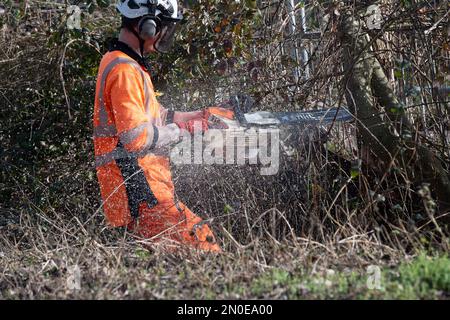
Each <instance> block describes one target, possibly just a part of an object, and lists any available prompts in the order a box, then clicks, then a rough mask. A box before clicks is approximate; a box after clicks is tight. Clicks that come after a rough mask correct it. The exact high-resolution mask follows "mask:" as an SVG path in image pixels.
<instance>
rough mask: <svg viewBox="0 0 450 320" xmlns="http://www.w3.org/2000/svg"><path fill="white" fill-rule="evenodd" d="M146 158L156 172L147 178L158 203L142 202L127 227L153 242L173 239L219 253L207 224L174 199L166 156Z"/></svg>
mask: <svg viewBox="0 0 450 320" xmlns="http://www.w3.org/2000/svg"><path fill="white" fill-rule="evenodd" d="M147 161H149V162H152V166H151V167H152V170H151V171H152V173H154V172H157V175H158V176H157V177H155V178H156V179H148V181H149V184H150V188H151V190H152V191H153V193H154V195H155V197H156V199H157V200H158V204H157V205H155V206H154V207H148V206H147V205H146V204H145V203H143V204H141V205H140V208H139V218H138V219H137V220H134V221H132V222H131V223H130V224H129V225H128V228H129V229H130V230H132V231H133V232H135V233H136V234H137V235H138V236H140V237H142V238H145V239H150V240H152V241H154V242H162V241H164V240H169V241H164V242H166V243H167V242H168V244H169V245H170V244H171V242H172V241H174V242H175V243H179V244H189V245H190V246H191V247H194V248H197V249H201V250H207V251H215V252H220V251H221V249H220V247H219V246H218V245H217V243H216V239H215V237H214V234H213V233H212V231H211V229H210V228H209V226H208V225H207V224H206V223H205V222H204V221H203V220H202V219H201V218H200V217H198V216H197V215H195V214H194V213H193V212H192V211H191V210H189V208H188V207H186V205H185V204H184V203H182V202H180V201H177V200H176V199H175V196H174V185H173V182H172V177H171V172H170V168H169V159H167V158H164V157H154V158H153V159H152V158H150V159H148V160H147ZM152 173H150V172H148V173H147V174H148V175H152Z"/></svg>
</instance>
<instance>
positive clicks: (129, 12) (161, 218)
mask: <svg viewBox="0 0 450 320" xmlns="http://www.w3.org/2000/svg"><path fill="white" fill-rule="evenodd" d="M116 7H117V9H118V11H119V12H120V14H121V15H122V27H121V29H120V34H119V38H118V39H115V40H113V41H112V43H111V45H110V49H109V52H107V53H106V54H105V55H104V56H103V59H102V61H101V63H100V67H99V73H98V78H97V87H96V97H95V109H94V146H95V162H96V168H97V177H98V181H99V185H100V192H101V196H102V200H103V210H104V212H105V215H106V218H107V221H108V223H109V225H111V226H114V227H119V226H126V227H127V228H128V229H130V230H132V231H133V233H135V234H136V235H137V236H139V237H143V238H145V239H149V240H150V241H154V242H158V243H161V242H165V241H164V240H167V239H168V240H170V242H172V243H175V244H176V246H177V247H180V246H188V247H190V248H196V249H200V250H205V251H213V252H220V251H221V249H220V247H219V245H218V244H217V243H216V239H215V237H214V234H213V233H212V231H211V229H210V227H209V226H208V225H207V224H206V223H205V221H203V220H202V219H201V218H200V217H198V216H197V215H195V214H194V213H192V212H191V211H190V210H189V209H188V208H187V207H186V206H185V205H184V204H183V203H181V202H179V201H177V200H176V199H175V194H174V185H173V182H172V177H171V172H170V167H169V153H168V149H169V148H168V147H169V146H170V145H171V144H173V143H176V142H178V141H179V140H180V137H181V136H182V135H183V134H184V132H183V130H186V131H188V132H189V133H191V134H193V132H194V127H195V128H201V130H202V131H205V130H207V129H208V121H207V119H208V117H209V112H208V111H207V109H205V110H202V111H196V112H174V111H169V110H166V109H164V108H163V107H162V106H161V105H160V104H159V103H158V101H157V100H156V96H155V92H154V89H153V84H152V81H151V78H150V75H149V72H148V65H147V61H146V60H145V59H144V56H145V55H146V54H148V53H151V52H160V53H165V52H167V51H168V49H169V48H170V45H171V43H172V41H173V37H174V32H175V28H176V26H177V23H178V22H180V20H181V14H180V13H179V10H178V4H177V1H176V0H120V1H119V2H118V4H117V6H116Z"/></svg>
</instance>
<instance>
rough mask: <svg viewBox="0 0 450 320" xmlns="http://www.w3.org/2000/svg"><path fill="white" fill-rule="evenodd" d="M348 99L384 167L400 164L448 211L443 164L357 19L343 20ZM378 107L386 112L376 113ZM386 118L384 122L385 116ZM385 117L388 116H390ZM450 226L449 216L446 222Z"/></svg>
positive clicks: (448, 194)
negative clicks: (408, 112) (424, 140)
mask: <svg viewBox="0 0 450 320" xmlns="http://www.w3.org/2000/svg"><path fill="white" fill-rule="evenodd" d="M340 29H341V34H342V44H343V49H344V67H345V70H347V71H348V73H349V75H348V77H347V79H346V81H347V82H346V86H345V88H346V100H347V103H348V105H349V106H350V109H351V110H350V111H351V112H352V113H353V114H354V115H355V117H356V119H357V126H358V132H359V137H360V138H361V141H362V144H363V145H364V146H366V147H368V148H369V149H370V150H371V151H372V152H373V153H374V154H375V156H376V157H377V158H378V159H379V160H381V161H382V162H383V164H384V166H385V168H388V167H390V166H391V165H396V166H398V167H399V168H401V169H402V171H403V172H404V174H405V175H406V178H407V180H409V181H412V182H414V183H416V184H422V183H427V184H429V185H430V187H431V190H432V191H433V193H434V195H435V196H436V198H437V200H438V202H439V207H440V210H441V211H444V210H448V209H449V208H450V181H449V177H448V174H447V172H446V171H445V170H444V168H443V166H442V164H441V162H440V160H439V159H438V158H436V156H435V155H434V154H433V153H432V152H431V151H430V150H429V149H428V148H427V147H425V146H423V145H421V144H420V142H419V141H418V137H417V136H416V134H415V130H414V128H413V127H412V125H411V124H410V122H409V121H408V119H407V117H406V115H405V109H404V108H403V106H402V105H401V103H400V102H399V101H398V99H397V97H396V96H395V94H394V92H393V90H392V88H391V87H390V86H389V83H388V79H387V77H386V75H385V73H384V71H383V69H382V67H381V65H380V63H379V61H378V59H377V58H376V57H375V55H374V54H373V52H371V49H370V46H369V42H370V38H369V36H368V35H367V33H365V32H363V30H362V28H361V22H360V20H359V18H358V17H355V16H352V15H351V14H349V15H347V16H345V17H344V18H343V20H342V23H341V26H340ZM377 104H378V105H379V106H381V107H382V108H378V107H377ZM382 114H383V115H384V117H382ZM386 115H387V116H386ZM445 222H446V223H449V216H447V218H445Z"/></svg>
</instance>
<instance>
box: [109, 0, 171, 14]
mask: <svg viewBox="0 0 450 320" xmlns="http://www.w3.org/2000/svg"><path fill="white" fill-rule="evenodd" d="M151 6H155V9H156V10H155V15H156V16H158V15H161V14H162V15H166V16H167V14H169V17H170V18H174V19H178V18H179V17H178V2H177V0H153V1H152V0H119V2H118V3H117V5H116V8H117V10H119V12H120V14H122V15H123V16H125V17H127V18H129V19H135V18H140V17H143V16H145V15H147V14H148V13H149V8H150V7H151Z"/></svg>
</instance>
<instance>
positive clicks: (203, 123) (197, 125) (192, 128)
mask: <svg viewBox="0 0 450 320" xmlns="http://www.w3.org/2000/svg"><path fill="white" fill-rule="evenodd" d="M175 124H176V125H177V126H178V127H179V128H180V129H182V130H186V131H187V132H189V133H190V134H194V133H195V132H198V131H200V132H202V133H203V132H205V131H207V130H208V121H207V120H206V119H201V120H189V121H186V122H175Z"/></svg>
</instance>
